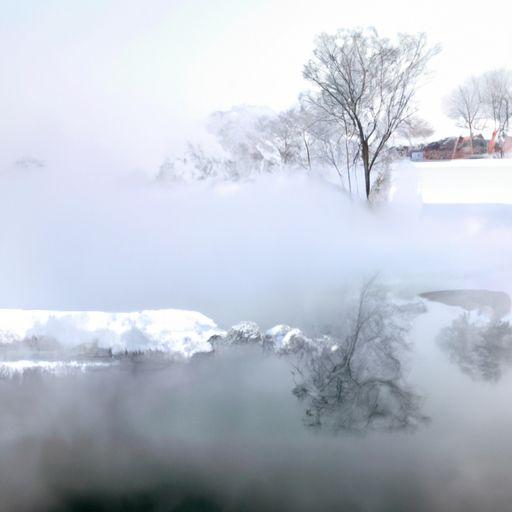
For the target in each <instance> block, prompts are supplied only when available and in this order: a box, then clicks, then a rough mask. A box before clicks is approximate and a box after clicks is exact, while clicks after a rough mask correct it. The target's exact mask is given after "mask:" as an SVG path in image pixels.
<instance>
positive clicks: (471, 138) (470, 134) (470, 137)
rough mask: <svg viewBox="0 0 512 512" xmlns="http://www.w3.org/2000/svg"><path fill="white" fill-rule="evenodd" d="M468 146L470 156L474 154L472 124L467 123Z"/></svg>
mask: <svg viewBox="0 0 512 512" xmlns="http://www.w3.org/2000/svg"><path fill="white" fill-rule="evenodd" d="M469 147H470V148H471V156H473V155H474V154H475V150H474V148H473V125H472V124H470V125H469Z"/></svg>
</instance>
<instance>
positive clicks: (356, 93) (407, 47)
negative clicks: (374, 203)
mask: <svg viewBox="0 0 512 512" xmlns="http://www.w3.org/2000/svg"><path fill="white" fill-rule="evenodd" d="M438 51H439V49H438V47H429V46H428V45H427V40H426V36H425V35H424V34H419V35H407V34H399V35H398V36H397V39H396V41H391V40H389V39H387V38H384V37H380V36H379V34H378V33H377V31H376V30H375V29H373V28H371V29H368V30H362V29H356V30H340V31H338V32H337V33H336V34H334V35H329V34H322V35H321V36H320V37H319V38H318V40H317V43H316V48H315V50H314V54H313V58H312V59H311V60H310V61H309V62H308V63H307V64H306V66H305V67H304V77H305V78H306V79H307V80H309V81H310V82H312V83H313V84H314V85H315V86H316V90H317V92H318V94H317V96H316V102H317V104H318V106H319V107H320V108H322V109H323V110H324V112H325V113H326V114H327V115H329V116H330V117H331V118H332V119H334V120H336V121H337V122H338V123H339V126H340V130H345V125H344V123H346V122H348V123H350V125H351V129H353V131H354V132H355V134H356V135H357V138H358V140H359V144H360V158H361V162H362V165H363V168H364V175H365V191H366V197H367V198H369V197H370V190H371V173H372V169H373V168H374V166H375V164H376V163H377V162H378V160H379V157H380V156H381V154H382V152H383V150H384V149H385V148H386V145H387V143H388V141H389V139H390V138H391V136H392V135H393V134H394V133H395V132H396V130H397V129H398V128H399V127H400V126H401V125H402V124H404V123H405V122H406V121H407V120H408V119H410V118H411V117H412V116H414V114H415V113H416V108H415V104H414V96H415V92H416V89H417V86H418V84H419V81H420V79H421V77H422V75H423V74H424V72H425V70H426V66H427V64H428V62H429V60H430V59H431V57H432V56H434V55H435V54H436V53H437V52H438Z"/></svg>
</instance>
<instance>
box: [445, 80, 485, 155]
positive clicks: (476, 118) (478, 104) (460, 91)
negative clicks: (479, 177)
mask: <svg viewBox="0 0 512 512" xmlns="http://www.w3.org/2000/svg"><path fill="white" fill-rule="evenodd" d="M445 110H446V113H447V114H448V117H450V118H451V119H453V120H455V121H456V123H457V126H459V127H461V128H466V129H468V130H469V139H470V145H471V153H472V154H473V151H474V148H473V135H474V131H475V129H480V128H482V127H483V125H482V121H483V119H484V112H483V104H482V95H481V91H480V83H479V81H478V80H477V79H476V78H475V77H471V78H470V79H469V80H467V81H466V82H465V83H464V84H462V85H460V86H459V87H457V88H456V89H454V90H453V91H452V92H451V93H450V94H449V95H448V96H447V98H446V99H445Z"/></svg>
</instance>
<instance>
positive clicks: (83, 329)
mask: <svg viewBox="0 0 512 512" xmlns="http://www.w3.org/2000/svg"><path fill="white" fill-rule="evenodd" d="M223 333H224V331H222V330H221V329H219V328H218V327H217V325H216V324H215V322H214V321H213V320H211V319H210V318H208V317H206V316H204V315H202V314H201V313H197V312H195V311H183V310H177V309H161V310H145V311H140V312H130V313H107V312H101V311H45V310H23V309H0V342H3V343H9V342H13V341H18V340H20V341H21V340H24V339H27V338H31V337H49V338H53V339H55V340H56V341H57V342H58V343H59V344H61V345H63V346H68V347H73V346H78V345H81V344H84V343H91V342H95V343H97V344H98V346H99V347H101V348H110V349H112V351H113V352H114V353H115V352H123V351H125V350H129V351H133V350H163V351H171V352H180V353H182V354H183V355H186V356H190V355H192V354H193V353H195V352H198V351H203V352H204V351H210V350H211V347H210V345H209V343H208V339H209V338H210V337H211V336H213V335H216V334H223Z"/></svg>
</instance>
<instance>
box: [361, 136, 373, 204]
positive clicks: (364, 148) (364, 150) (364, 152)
mask: <svg viewBox="0 0 512 512" xmlns="http://www.w3.org/2000/svg"><path fill="white" fill-rule="evenodd" d="M369 153H370V152H369V149H368V143H367V142H366V141H363V142H362V143H361V157H362V159H363V167H364V184H365V191H366V199H369V198H370V171H371V169H370V154H369Z"/></svg>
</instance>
